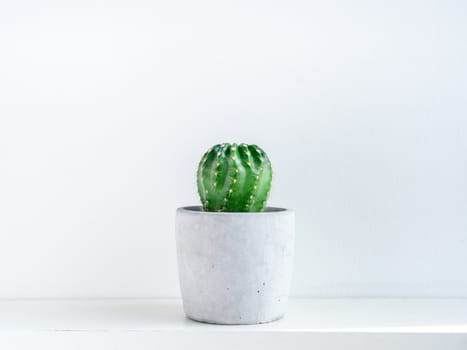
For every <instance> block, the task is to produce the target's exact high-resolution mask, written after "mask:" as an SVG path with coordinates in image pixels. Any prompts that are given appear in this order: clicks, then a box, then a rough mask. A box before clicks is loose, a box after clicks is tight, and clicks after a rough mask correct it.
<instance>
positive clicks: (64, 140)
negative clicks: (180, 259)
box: [0, 0, 467, 297]
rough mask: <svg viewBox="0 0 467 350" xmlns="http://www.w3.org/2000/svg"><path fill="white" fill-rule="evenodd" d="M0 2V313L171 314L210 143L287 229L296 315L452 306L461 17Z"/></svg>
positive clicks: (432, 7) (241, 6) (461, 11)
mask: <svg viewBox="0 0 467 350" xmlns="http://www.w3.org/2000/svg"><path fill="white" fill-rule="evenodd" d="M0 1H1V2H0V297H70V296H71V297H101V296H112V297H117V296H118V297H121V296H125V297H126V296H128V297H131V296H136V297H138V296H176V295H178V293H179V292H178V281H177V276H176V271H177V270H176V260H175V253H174V252H175V250H174V249H175V247H174V232H173V230H174V227H173V226H174V225H173V219H174V210H175V208H176V207H177V206H181V205H187V204H195V203H197V202H198V199H197V195H196V188H195V181H194V177H195V168H196V166H197V163H198V160H199V158H200V157H201V155H202V153H203V152H204V151H205V150H206V149H207V148H208V147H209V146H210V145H212V144H214V143H216V142H222V141H227V142H229V141H230V142H233V141H235V142H250V143H257V144H259V145H261V146H262V147H263V148H264V149H265V150H266V151H268V153H269V155H270V158H271V159H272V161H273V166H274V169H275V179H274V181H275V182H274V184H273V191H272V195H271V200H270V204H271V205H277V206H287V207H292V208H295V209H296V213H297V249H296V273H295V280H294V285H293V294H294V295H332V296H335V295H357V296H361V295H383V296H390V295H410V296H412V295H424V296H467V273H466V266H467V242H466V236H467V215H466V213H467V156H466V150H467V138H466V137H467V121H466V119H467V99H466V91H467V64H466V62H467V40H466V37H467V4H466V3H465V2H461V1H400V2H399V1H385V2H379V1H343V0H342V1H324V0H323V1H290V0H288V1H265V0H264V1H263V0H250V1H206V0H201V1H186V2H179V1H154V0H152V1H139V0H138V1H129V0H127V1H110V0H107V1H106V0H104V1H102V0H101V1H66V2H64V1H49V0H47V1H40V2H39V1H33V0H26V1H6V0H0Z"/></svg>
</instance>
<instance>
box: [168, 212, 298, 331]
mask: <svg viewBox="0 0 467 350" xmlns="http://www.w3.org/2000/svg"><path fill="white" fill-rule="evenodd" d="M294 233H295V227H294V213H293V212H292V211H290V210H287V209H281V208H266V210H265V211H264V212H261V213H217V212H205V211H203V210H202V208H201V207H184V208H179V209H177V213H176V240H177V255H178V271H179V278H180V287H181V292H182V298H183V307H184V310H185V314H186V315H187V317H189V318H191V319H193V320H196V321H201V322H207V323H216V324H255V323H265V322H270V321H274V320H277V319H279V318H281V317H282V316H283V315H284V314H285V311H286V308H287V299H288V293H289V285H290V280H291V275H292V268H293V251H294Z"/></svg>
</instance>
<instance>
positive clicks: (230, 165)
mask: <svg viewBox="0 0 467 350" xmlns="http://www.w3.org/2000/svg"><path fill="white" fill-rule="evenodd" d="M197 180H198V181H197V183H198V193H199V196H200V199H201V203H202V204H203V209H204V210H205V211H223V212H259V211H262V210H263V209H264V208H265V207H266V201H267V199H268V196H269V191H270V189H271V180H272V168H271V162H270V161H269V158H268V156H267V155H266V153H265V152H264V151H263V150H262V149H261V148H259V147H258V146H256V145H247V144H244V143H242V144H239V145H237V144H235V143H232V144H229V143H223V144H219V145H215V146H213V147H211V148H210V149H209V150H208V151H207V152H206V153H205V154H204V156H203V158H202V159H201V161H200V163H199V166H198V173H197Z"/></svg>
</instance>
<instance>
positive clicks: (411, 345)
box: [0, 298, 467, 350]
mask: <svg viewBox="0 0 467 350" xmlns="http://www.w3.org/2000/svg"><path fill="white" fill-rule="evenodd" d="M32 346H33V347H34V348H35V349H38V348H44V349H49V350H51V349H84V348H86V349H132V350H135V349H156V348H161V349H186V348H190V349H198V348H199V349H203V350H208V349H243V348H246V349H250V348H251V349H254V348H255V349H262V348H265V349H266V348H267V349H269V350H270V349H284V348H293V349H310V348H311V347H312V346H316V348H317V349H342V347H343V346H344V347H345V349H366V348H368V349H398V350H400V349H411V350H412V349H418V348H420V349H424V350H426V349H443V350H447V349H449V350H454V349H462V350H465V349H467V299H362V298H358V299H293V300H291V301H290V304H289V312H288V314H287V316H286V317H285V318H284V319H282V320H280V321H277V322H273V323H268V324H262V325H255V326H218V325H208V324H202V323H198V322H194V321H191V320H188V319H186V318H185V317H184V314H183V310H182V306H181V302H180V301H179V300H165V299H164V300H161V299H99V300H46V301H44V300H28V301H24V300H8V301H0V349H23V348H24V349H31V348H32Z"/></svg>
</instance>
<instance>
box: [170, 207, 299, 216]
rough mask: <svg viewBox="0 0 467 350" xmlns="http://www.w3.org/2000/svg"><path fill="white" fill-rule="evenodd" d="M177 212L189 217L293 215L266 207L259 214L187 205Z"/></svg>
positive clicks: (286, 211)
mask: <svg viewBox="0 0 467 350" xmlns="http://www.w3.org/2000/svg"><path fill="white" fill-rule="evenodd" d="M177 212H179V213H186V214H191V215H212V216H224V215H231V216H246V215H285V214H293V210H291V209H287V208H280V207H266V208H265V209H264V211H259V212H239V211H230V212H225V211H221V212H217V211H204V210H203V207H202V206H201V205H188V206H185V207H180V208H177Z"/></svg>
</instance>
